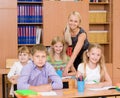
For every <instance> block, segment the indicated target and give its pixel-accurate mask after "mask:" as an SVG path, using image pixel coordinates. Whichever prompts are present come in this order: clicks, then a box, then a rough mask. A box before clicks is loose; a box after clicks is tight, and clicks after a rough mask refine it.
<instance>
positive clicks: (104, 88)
mask: <svg viewBox="0 0 120 98" xmlns="http://www.w3.org/2000/svg"><path fill="white" fill-rule="evenodd" d="M110 89H115V86H105V87H102V88H88V90H93V91H100V90H110Z"/></svg>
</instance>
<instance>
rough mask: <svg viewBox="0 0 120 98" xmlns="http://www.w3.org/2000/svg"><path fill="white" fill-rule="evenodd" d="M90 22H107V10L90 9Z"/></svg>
mask: <svg viewBox="0 0 120 98" xmlns="http://www.w3.org/2000/svg"><path fill="white" fill-rule="evenodd" d="M89 13H90V17H89V22H90V23H106V22H107V11H105V10H97V11H96V10H90V11H89Z"/></svg>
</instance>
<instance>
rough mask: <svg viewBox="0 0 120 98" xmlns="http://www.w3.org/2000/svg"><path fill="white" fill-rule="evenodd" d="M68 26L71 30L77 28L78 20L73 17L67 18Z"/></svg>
mask: <svg viewBox="0 0 120 98" xmlns="http://www.w3.org/2000/svg"><path fill="white" fill-rule="evenodd" d="M68 24H69V27H70V29H72V30H74V29H76V28H78V26H79V24H80V23H79V18H78V17H77V16H75V15H71V16H70V17H69V20H68Z"/></svg>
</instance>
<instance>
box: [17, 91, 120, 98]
mask: <svg viewBox="0 0 120 98" xmlns="http://www.w3.org/2000/svg"><path fill="white" fill-rule="evenodd" d="M55 92H56V93H57V96H49V98H56V97H57V98H68V97H69V98H73V97H79V98H96V97H100V96H101V97H103V96H106V97H108V98H109V97H110V98H120V92H118V91H116V90H115V89H112V90H104V91H90V90H87V89H86V90H85V92H84V93H79V92H78V91H77V89H62V90H55ZM16 96H17V98H23V97H20V96H19V95H17V94H16ZM27 98H47V97H45V96H40V95H37V96H30V97H27Z"/></svg>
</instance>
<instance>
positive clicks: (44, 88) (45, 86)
mask: <svg viewBox="0 0 120 98" xmlns="http://www.w3.org/2000/svg"><path fill="white" fill-rule="evenodd" d="M29 89H30V90H33V91H36V92H41V91H42V92H43V91H51V90H52V85H51V84H43V85H40V86H29Z"/></svg>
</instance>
